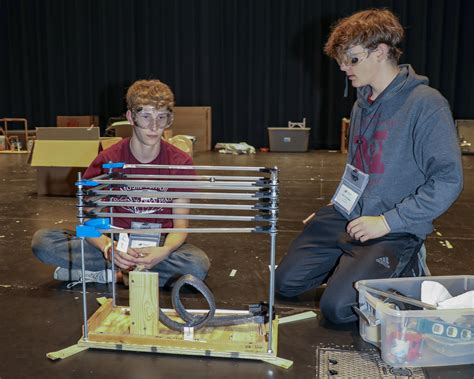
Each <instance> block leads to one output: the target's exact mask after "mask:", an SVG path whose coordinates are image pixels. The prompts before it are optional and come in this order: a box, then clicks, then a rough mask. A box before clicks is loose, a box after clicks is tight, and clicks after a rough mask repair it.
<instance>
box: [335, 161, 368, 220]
mask: <svg viewBox="0 0 474 379" xmlns="http://www.w3.org/2000/svg"><path fill="white" fill-rule="evenodd" d="M368 182H369V175H368V174H366V173H364V172H362V171H360V170H358V169H357V168H355V167H354V166H352V165H350V164H346V169H345V170H344V175H342V179H341V182H340V183H339V186H338V187H337V190H336V193H335V194H334V196H333V197H332V199H331V202H332V203H333V204H334V205H335V206H336V207H337V208H338V209H339V210H341V211H343V212H344V213H346V214H347V215H349V214H350V213H351V212H352V211H353V210H354V207H355V206H356V204H357V202H358V201H359V199H360V197H361V196H362V193H363V192H364V190H365V187H367V183H368Z"/></svg>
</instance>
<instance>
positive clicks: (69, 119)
mask: <svg viewBox="0 0 474 379" xmlns="http://www.w3.org/2000/svg"><path fill="white" fill-rule="evenodd" d="M56 126H58V127H60V128H71V127H74V128H78V127H79V128H80V127H90V126H96V127H99V126H100V125H99V116H94V115H87V116H57V117H56Z"/></svg>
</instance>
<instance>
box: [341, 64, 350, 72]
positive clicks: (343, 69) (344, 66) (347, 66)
mask: <svg viewBox="0 0 474 379" xmlns="http://www.w3.org/2000/svg"><path fill="white" fill-rule="evenodd" d="M349 67H351V66H350V65H348V64H345V63H339V69H340V70H341V71H344V72H347V70H348V69H349Z"/></svg>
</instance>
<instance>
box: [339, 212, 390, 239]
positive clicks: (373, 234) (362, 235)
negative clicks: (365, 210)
mask: <svg viewBox="0 0 474 379" xmlns="http://www.w3.org/2000/svg"><path fill="white" fill-rule="evenodd" d="M346 231H347V233H348V234H349V235H350V236H351V237H352V238H354V239H356V240H358V241H360V242H366V241H368V240H371V239H375V238H379V237H383V236H385V235H386V234H388V233H390V227H389V226H388V224H387V222H386V221H385V217H384V216H383V215H382V216H362V217H359V218H356V219H354V220H352V221H351V222H350V223H349V224H348V225H347V228H346Z"/></svg>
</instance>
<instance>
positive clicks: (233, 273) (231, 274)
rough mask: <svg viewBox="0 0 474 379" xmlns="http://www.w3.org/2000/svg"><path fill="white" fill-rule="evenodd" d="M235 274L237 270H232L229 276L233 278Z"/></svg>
mask: <svg viewBox="0 0 474 379" xmlns="http://www.w3.org/2000/svg"><path fill="white" fill-rule="evenodd" d="M236 273H237V270H232V271H231V272H230V274H229V276H231V277H234V276H235V274H236Z"/></svg>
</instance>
